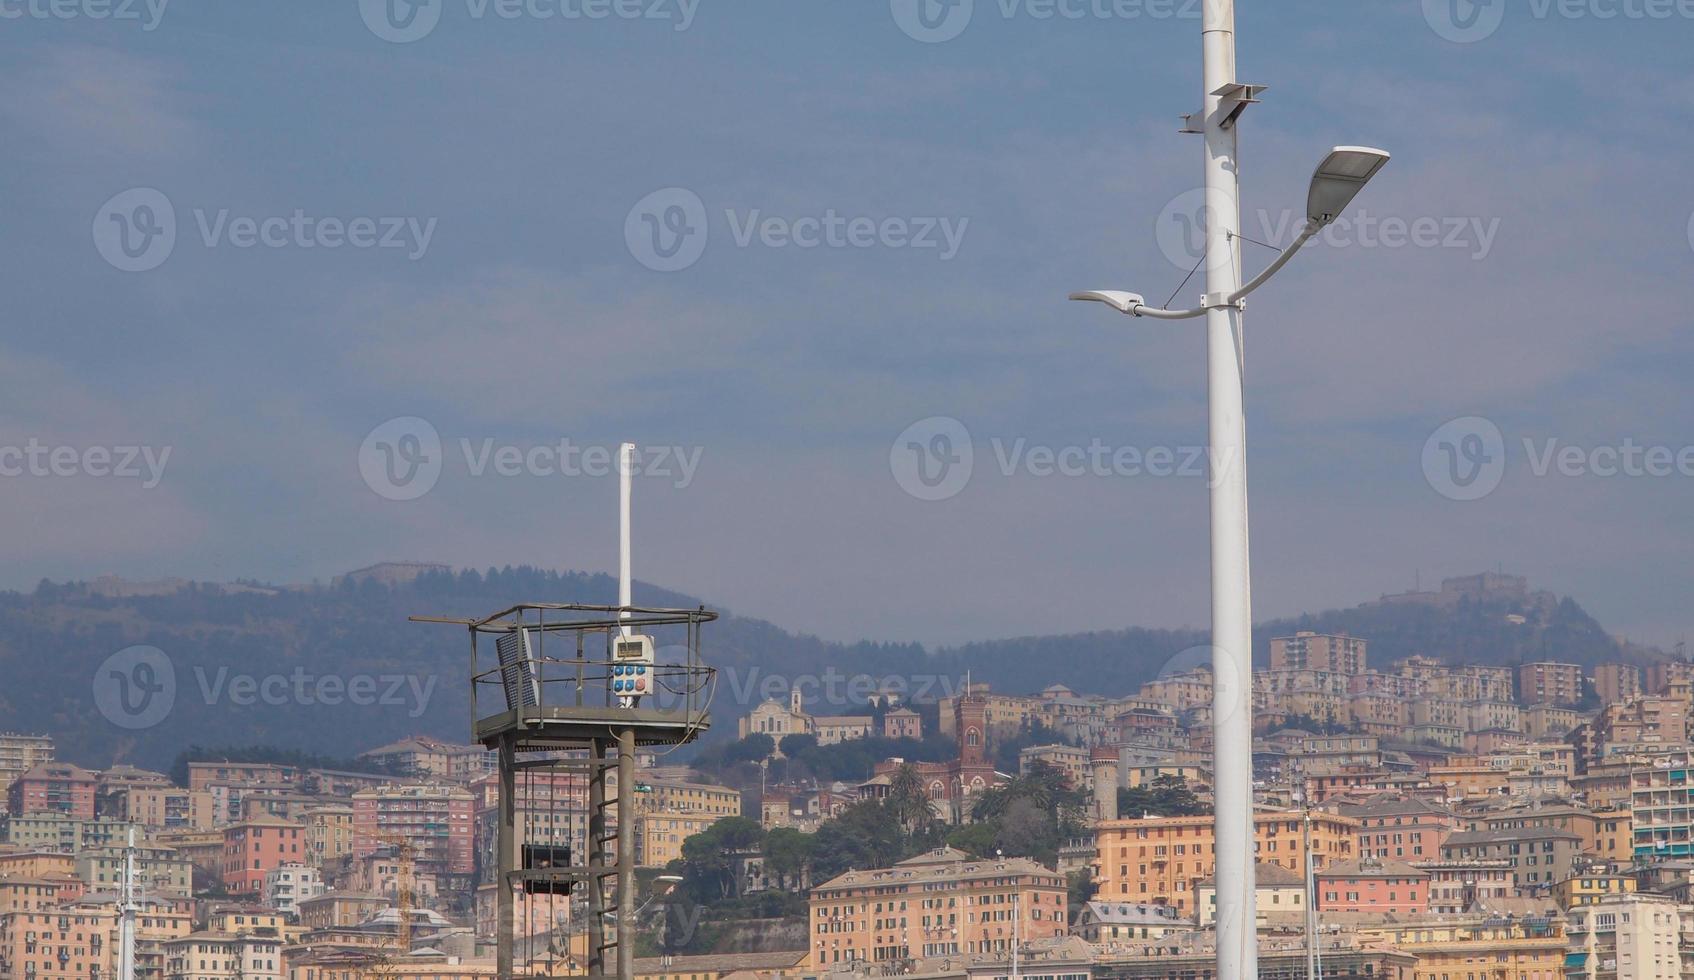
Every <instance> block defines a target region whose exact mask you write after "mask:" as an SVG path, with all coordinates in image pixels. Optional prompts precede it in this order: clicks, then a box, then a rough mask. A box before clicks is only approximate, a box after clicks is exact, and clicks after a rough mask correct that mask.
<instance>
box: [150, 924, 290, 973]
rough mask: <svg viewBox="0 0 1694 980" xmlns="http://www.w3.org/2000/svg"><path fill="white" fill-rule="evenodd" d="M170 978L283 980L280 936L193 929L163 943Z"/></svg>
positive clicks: (166, 969) (166, 968) (166, 967)
mask: <svg viewBox="0 0 1694 980" xmlns="http://www.w3.org/2000/svg"><path fill="white" fill-rule="evenodd" d="M162 945H163V947H164V954H165V975H166V976H167V977H169V978H170V980H231V978H236V977H239V978H240V980H283V978H284V977H285V976H286V974H285V973H284V972H283V970H284V966H283V961H282V940H280V939H276V938H271V937H265V936H257V935H240V936H238V935H233V934H230V933H222V932H196V933H192V934H190V935H187V936H183V937H181V938H178V939H171V940H167V941H166V942H164V943H163V944H162Z"/></svg>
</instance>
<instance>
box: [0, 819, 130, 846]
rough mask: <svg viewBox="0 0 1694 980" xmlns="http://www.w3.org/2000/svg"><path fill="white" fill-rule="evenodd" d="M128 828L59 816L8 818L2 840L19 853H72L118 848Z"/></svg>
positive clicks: (106, 821) (117, 822) (120, 822)
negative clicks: (23, 851) (101, 848)
mask: <svg viewBox="0 0 1694 980" xmlns="http://www.w3.org/2000/svg"><path fill="white" fill-rule="evenodd" d="M129 829H130V825H129V824H127V823H124V822H122V821H119V820H107V819H88V820H84V819H79V818H77V817H72V816H68V815H66V814H63V813H36V814H32V815H30V816H27V817H8V818H7V819H6V822H5V833H4V835H3V840H4V842H5V843H7V844H10V845H12V846H13V847H16V848H18V849H20V850H26V851H52V852H56V853H59V854H76V853H78V852H81V851H86V850H90V849H93V848H100V847H122V846H123V845H124V844H126V843H127V842H128V838H129Z"/></svg>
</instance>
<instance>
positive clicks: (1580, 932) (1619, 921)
mask: <svg viewBox="0 0 1694 980" xmlns="http://www.w3.org/2000/svg"><path fill="white" fill-rule="evenodd" d="M1567 918H1568V922H1567V924H1566V927H1565V928H1566V933H1567V935H1568V937H1569V951H1568V954H1567V956H1566V958H1565V977H1566V978H1567V980H1599V978H1601V977H1604V978H1606V980H1661V978H1664V977H1681V976H1687V975H1688V972H1689V970H1690V968H1691V967H1694V961H1691V960H1688V959H1685V958H1684V954H1683V952H1682V936H1683V934H1684V933H1685V932H1686V933H1690V934H1694V908H1690V907H1689V906H1679V905H1677V904H1676V903H1675V902H1673V901H1671V900H1670V899H1668V898H1663V897H1661V896H1658V895H1614V896H1609V897H1607V898H1603V899H1601V900H1600V901H1599V902H1597V903H1595V904H1593V905H1584V906H1578V907H1575V908H1572V909H1571V910H1570V911H1569V913H1568V914H1567ZM1690 955H1691V956H1694V950H1691V951H1690Z"/></svg>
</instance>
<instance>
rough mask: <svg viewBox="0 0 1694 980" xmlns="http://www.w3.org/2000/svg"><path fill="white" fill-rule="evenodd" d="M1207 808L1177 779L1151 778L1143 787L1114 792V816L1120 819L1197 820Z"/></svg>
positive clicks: (1172, 777) (1167, 776) (1169, 777)
mask: <svg viewBox="0 0 1694 980" xmlns="http://www.w3.org/2000/svg"><path fill="white" fill-rule="evenodd" d="M1210 812H1212V811H1211V808H1210V807H1208V806H1207V805H1206V804H1204V803H1202V802H1200V799H1199V797H1197V796H1195V795H1194V791H1193V790H1191V789H1189V788H1188V783H1187V782H1186V781H1184V780H1183V778H1182V777H1181V776H1171V775H1165V776H1155V777H1154V778H1153V781H1152V782H1150V783H1147V784H1146V785H1144V786H1134V787H1128V788H1123V789H1119V790H1118V813H1119V814H1120V815H1121V816H1140V815H1142V814H1143V813H1149V814H1152V815H1153V816H1155V817H1198V816H1201V815H1203V814H1207V813H1210Z"/></svg>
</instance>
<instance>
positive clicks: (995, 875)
mask: <svg viewBox="0 0 1694 980" xmlns="http://www.w3.org/2000/svg"><path fill="white" fill-rule="evenodd" d="M1065 906H1066V884H1065V879H1064V877H1063V876H1061V875H1059V874H1058V873H1056V872H1053V871H1050V870H1048V869H1047V868H1045V867H1042V866H1041V865H1039V864H1037V863H1035V862H1034V861H1030V860H1026V859H1024V858H1006V859H1002V860H977V859H973V858H971V857H969V856H968V855H966V854H964V853H963V852H961V851H957V850H954V849H952V848H941V849H938V850H936V851H931V852H929V853H927V854H922V855H919V856H918V857H915V858H911V859H909V860H906V861H902V862H900V863H899V864H897V865H895V866H894V867H892V868H876V869H871V870H867V871H849V872H847V873H845V874H842V875H839V876H837V877H835V878H832V879H830V880H829V881H827V882H824V883H823V884H821V885H818V886H816V887H814V888H813V889H812V892H811V898H810V916H809V930H808V931H809V934H810V936H811V943H810V945H811V948H812V966H813V968H814V969H818V970H822V969H824V968H825V966H826V965H827V964H836V963H849V962H865V963H880V962H886V961H895V960H904V959H907V958H909V957H918V956H966V955H970V954H980V953H996V952H1009V951H1010V949H1011V947H1012V941H1013V938H1014V937H1017V938H1018V939H1020V940H1022V941H1023V942H1031V941H1035V940H1040V939H1044V938H1051V937H1059V936H1063V935H1064V934H1065V931H1066V923H1067V915H1066V907H1065Z"/></svg>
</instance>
